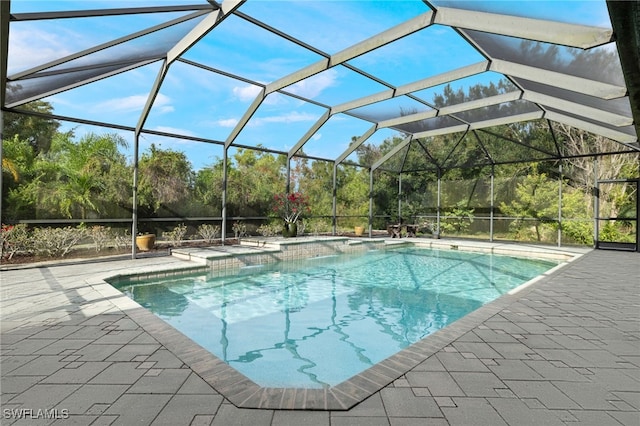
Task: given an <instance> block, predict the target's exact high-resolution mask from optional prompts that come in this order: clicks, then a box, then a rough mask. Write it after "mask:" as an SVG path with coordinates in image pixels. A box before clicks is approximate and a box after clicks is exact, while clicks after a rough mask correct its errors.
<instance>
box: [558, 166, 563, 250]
mask: <svg viewBox="0 0 640 426" xmlns="http://www.w3.org/2000/svg"><path fill="white" fill-rule="evenodd" d="M558 247H562V163H560V176H559V177H558Z"/></svg>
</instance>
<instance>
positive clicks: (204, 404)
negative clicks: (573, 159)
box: [0, 239, 640, 426]
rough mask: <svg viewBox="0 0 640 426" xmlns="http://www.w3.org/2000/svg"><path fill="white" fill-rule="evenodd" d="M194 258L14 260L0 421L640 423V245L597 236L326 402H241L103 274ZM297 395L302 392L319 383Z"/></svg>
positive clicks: (5, 300)
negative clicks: (338, 406) (350, 401)
mask: <svg viewBox="0 0 640 426" xmlns="http://www.w3.org/2000/svg"><path fill="white" fill-rule="evenodd" d="M412 240H413V239H412ZM425 242H426V241H425ZM441 242H442V243H445V244H449V245H452V246H459V244H465V243H464V242H457V241H455V240H441ZM473 244H474V245H478V244H479V245H482V246H487V247H490V248H491V249H494V248H496V247H504V246H506V245H505V244H492V245H490V244H489V243H473ZM516 247H522V246H521V245H520V246H516ZM532 249H533V250H539V248H537V247H532ZM550 250H551V251H554V250H555V249H554V248H550ZM561 250H562V251H564V250H566V249H564V248H563V249H561ZM583 252H585V251H584V250H583ZM193 264H194V262H193V261H185V260H180V259H177V258H173V257H154V258H145V259H138V260H124V259H120V260H110V261H102V262H89V263H84V262H61V263H55V264H41V265H32V266H31V267H20V268H14V269H6V270H2V272H1V276H0V284H1V291H2V297H1V298H0V308H1V316H0V319H1V321H2V322H1V331H2V336H1V337H2V339H1V351H2V352H1V358H0V369H1V370H0V372H1V385H2V386H1V388H2V396H1V402H2V422H1V423H2V424H3V425H4V424H16V425H20V424H29V425H32V424H57V425H66V424H74V425H131V424H142V425H151V424H153V425H225V426H226V425H234V424H247V425H301V424H305V425H307V426H311V425H359V424H362V425H367V426H375V425H424V424H430V425H431V424H432V425H483V424H486V425H492V426H494V425H527V424H531V425H540V424H548V425H578V424H593V425H617V424H623V425H635V426H637V425H639V424H640V255H639V254H638V253H627V252H610V251H589V250H587V251H586V254H584V255H583V256H581V257H579V258H578V259H576V260H574V261H572V262H570V263H569V264H568V265H566V266H565V267H563V268H560V269H559V270H557V271H555V272H553V273H551V274H549V275H547V276H545V277H543V278H542V279H540V280H538V281H536V282H534V283H533V284H532V285H530V286H528V287H527V288H525V289H522V290H521V291H519V292H517V293H515V294H512V295H508V296H505V297H502V298H500V299H498V300H497V301H495V302H492V303H490V304H488V305H485V306H484V307H482V308H480V309H479V310H477V311H475V312H474V313H472V314H471V315H470V316H468V317H465V318H463V319H462V320H460V321H458V322H456V323H454V324H452V325H451V326H449V327H447V328H445V329H443V330H441V331H440V332H438V333H436V334H435V335H432V336H430V337H428V338H427V339H424V340H423V342H425V343H424V345H423V346H422V348H421V350H423V351H424V353H422V354H421V356H422V357H423V358H424V360H423V361H421V362H419V363H418V364H417V365H415V366H414V367H413V368H411V369H409V370H408V371H407V372H405V373H404V374H401V375H399V377H397V378H394V379H393V380H391V381H390V383H389V384H388V385H386V386H385V387H383V388H382V389H381V390H379V391H376V392H374V393H373V394H371V396H369V397H368V398H367V399H365V400H364V401H363V402H361V403H359V404H356V405H355V406H354V407H353V408H351V409H348V410H326V411H325V410H323V408H325V407H322V406H314V405H313V403H310V404H308V406H306V407H305V408H312V409H314V410H298V411H296V410H286V409H283V410H274V409H250V408H237V407H236V405H234V404H233V403H232V402H231V401H230V400H229V399H227V398H225V397H223V396H222V395H221V394H220V393H219V392H218V391H216V390H215V389H214V388H213V387H212V386H211V385H210V384H209V382H210V381H211V379H212V378H213V377H214V376H215V372H216V366H212V365H211V361H210V359H201V358H199V357H201V356H202V354H201V353H200V350H201V348H199V346H197V345H195V344H194V343H192V342H191V341H190V340H189V339H187V338H186V337H184V336H181V335H179V334H176V332H175V330H173V328H171V327H169V326H167V325H164V323H162V322H161V321H160V320H158V321H153V320H149V317H148V316H147V315H144V314H142V315H141V314H140V309H141V308H139V307H137V306H136V304H135V303H133V302H129V301H128V300H129V299H127V298H126V297H124V296H122V295H121V294H120V293H119V292H117V291H115V290H113V289H112V288H111V287H110V286H108V285H106V284H104V283H103V281H102V278H103V277H105V276H107V275H118V274H122V275H127V274H131V273H135V272H148V271H153V270H156V269H158V268H192V267H193ZM145 312H146V311H145ZM208 381H209V382H208ZM228 386H229V387H233V386H234V383H228ZM365 387H366V386H365ZM358 391H359V390H358V389H353V392H358ZM258 396H259V398H261V399H262V400H267V399H269V397H270V395H269V394H267V393H264V392H263V393H262V394H259V395H258ZM280 397H281V398H283V399H281V400H280V402H281V403H282V402H283V400H284V396H283V395H280ZM286 397H287V398H289V399H290V401H291V404H304V403H305V399H306V398H307V395H302V394H298V395H288V396H286ZM311 400H312V401H313V400H314V399H313V398H312V399H311ZM287 403H288V402H286V401H285V403H284V405H283V406H286V404H287ZM19 417H22V418H19Z"/></svg>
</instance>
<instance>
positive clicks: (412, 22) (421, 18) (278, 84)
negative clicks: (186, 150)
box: [225, 11, 433, 147]
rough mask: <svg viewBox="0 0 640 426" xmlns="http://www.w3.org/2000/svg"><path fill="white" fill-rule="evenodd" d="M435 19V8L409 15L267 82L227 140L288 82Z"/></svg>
mask: <svg viewBox="0 0 640 426" xmlns="http://www.w3.org/2000/svg"><path fill="white" fill-rule="evenodd" d="M432 23H433V12H431V11H429V12H425V13H423V14H421V15H418V16H417V17H415V18H413V19H409V20H408V21H405V22H403V23H402V24H399V25H396V26H395V27H393V28H390V29H388V30H386V31H383V32H381V33H379V34H377V35H375V36H373V37H370V38H368V39H367V40H364V41H362V42H360V43H357V44H355V45H353V46H350V47H348V48H346V49H344V50H342V51H340V52H338V53H336V54H334V55H332V56H331V57H329V58H325V59H321V60H319V61H318V62H316V63H314V64H311V65H309V66H307V67H305V68H302V69H300V70H298V71H295V72H293V73H291V74H289V75H287V76H285V77H282V78H280V79H279V80H276V81H273V82H271V83H269V84H267V85H266V87H265V88H264V89H263V90H262V91H261V93H260V95H259V96H257V97H256V98H255V99H254V101H253V102H252V103H251V105H250V106H249V108H248V109H247V111H246V112H245V114H244V115H243V117H242V119H241V120H240V121H239V122H238V124H237V125H236V126H235V127H234V129H233V130H232V131H231V134H230V135H229V136H228V137H227V139H226V141H225V146H227V147H228V146H230V145H232V144H233V142H234V141H235V139H236V138H237V137H238V135H239V134H240V132H241V131H242V129H243V128H244V126H245V125H246V124H247V122H248V121H249V119H250V118H251V117H252V116H253V114H255V112H256V111H257V109H258V108H259V107H260V105H261V104H262V101H263V100H264V99H265V98H266V96H267V95H268V94H270V93H273V92H275V91H278V90H281V89H283V88H285V87H287V86H290V85H292V84H295V83H297V82H298V81H301V80H304V79H305V78H308V77H311V76H312V75H315V74H318V73H320V72H322V71H325V70H328V69H329V68H332V67H334V66H336V65H339V64H341V63H343V62H345V61H348V60H350V59H353V58H355V57H357V56H360V55H363V54H365V53H367V52H370V51H372V50H375V49H377V48H378V47H381V46H384V45H385V44H388V43H391V42H393V41H395V40H398V39H401V38H403V37H405V36H407V35H409V34H412V33H414V32H416V31H419V30H421V29H423V28H426V27H428V26H430V25H431V24H432Z"/></svg>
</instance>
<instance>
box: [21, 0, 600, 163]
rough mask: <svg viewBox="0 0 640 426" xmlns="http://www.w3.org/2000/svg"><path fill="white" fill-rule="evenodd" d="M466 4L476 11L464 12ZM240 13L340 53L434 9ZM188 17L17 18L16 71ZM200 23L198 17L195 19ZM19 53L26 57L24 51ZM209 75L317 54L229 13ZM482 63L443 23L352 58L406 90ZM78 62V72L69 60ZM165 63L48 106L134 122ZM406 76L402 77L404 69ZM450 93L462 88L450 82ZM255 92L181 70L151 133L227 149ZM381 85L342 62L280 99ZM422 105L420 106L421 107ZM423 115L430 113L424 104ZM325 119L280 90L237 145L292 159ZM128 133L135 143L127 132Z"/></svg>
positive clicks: (210, 50) (255, 4)
mask: <svg viewBox="0 0 640 426" xmlns="http://www.w3.org/2000/svg"><path fill="white" fill-rule="evenodd" d="M199 2H203V0H191V1H188V2H185V1H181V0H175V1H169V0H155V1H151V0H129V1H126V2H121V1H118V0H110V1H53V0H46V1H34V0H13V1H12V3H11V5H12V12H14V13H19V12H37V11H54V10H75V9H100V8H116V7H138V6H140V7H141V6H149V5H151V6H154V5H169V4H186V3H188V4H197V3H199ZM522 3H523V2H509V1H498V2H478V1H471V2H455V1H454V2H451V1H436V2H435V4H436V5H443V6H449V7H463V8H464V7H474V8H479V7H482V8H485V10H486V11H491V12H504V13H519V12H521V11H522V10H523V7H522ZM526 4H527V8H526V10H527V13H528V14H531V15H528V16H531V17H538V18H549V19H553V18H554V17H555V18H556V19H559V20H560V19H561V20H565V21H566V20H568V21H569V22H572V23H581V24H589V25H597V26H609V23H608V18H607V12H606V5H605V3H604V1H586V2H584V1H583V2H577V1H569V2H558V1H545V2H543V1H529V2H526ZM469 5H470V6H469ZM240 11H241V12H243V13H245V14H246V15H249V16H251V17H253V18H255V19H258V20H260V21H262V22H264V23H266V24H268V25H270V26H272V27H274V28H276V29H278V30H280V31H283V32H286V33H288V34H290V35H291V36H293V37H295V38H297V39H299V40H300V41H302V42H304V43H308V44H309V45H312V46H314V47H316V48H318V49H320V50H322V51H324V52H326V53H329V54H333V53H336V52H339V51H340V50H342V49H344V48H346V47H348V46H351V45H353V44H355V43H357V42H359V41H362V40H364V39H366V38H368V37H371V36H373V35H375V34H377V33H379V32H382V31H384V30H386V29H388V28H391V27H393V26H395V25H397V24H399V23H401V22H403V21H405V20H407V19H410V18H412V17H414V16H417V15H419V14H421V13H424V12H427V11H428V8H427V7H426V6H425V5H424V4H423V3H422V2H421V1H418V0H414V1H387V2H384V1H374V2H363V1H355V0H353V1H297V2H284V1H260V0H258V1H253V0H249V1H248V2H247V3H245V4H243V5H242V6H241V8H240ZM182 15H184V14H183V13H171V14H146V15H141V16H111V17H99V18H82V19H79V18H78V19H64V20H50V21H45V22H37V21H30V22H21V23H19V24H18V25H13V24H12V27H11V33H10V38H9V43H10V58H9V74H11V73H12V72H17V71H22V70H26V69H29V68H30V67H33V66H36V65H39V64H41V63H45V62H47V61H50V60H54V59H57V58H60V57H64V56H65V55H69V54H73V53H76V52H78V51H81V50H83V49H86V48H89V47H91V46H94V45H96V44H99V43H104V42H108V41H110V40H113V39H115V38H118V37H122V36H125V35H127V34H130V33H132V32H135V31H138V30H142V29H145V28H148V27H150V26H153V25H156V24H159V23H161V22H165V21H167V20H169V19H172V18H175V17H178V16H182ZM193 22H195V21H193ZM182 26H183V27H184V28H182V29H181V28H180V25H178V26H176V27H172V28H171V29H168V30H165V31H162V32H159V33H156V34H155V35H153V36H147V37H143V38H141V39H139V40H138V41H135V42H132V43H130V45H131V46H130V49H129V50H128V51H129V52H134V51H135V50H136V49H140V48H141V47H149V46H154V47H161V46H162V45H163V43H165V42H167V41H171V40H172V39H175V38H176V36H177V35H179V34H180V33H181V31H182V32H184V31H186V30H188V28H190V27H191V26H192V23H191V22H189V23H185V24H182ZM17 52H19V53H17ZM121 52H122V50H121V49H115V48H114V49H107V50H105V51H103V52H102V53H98V54H94V56H93V59H95V58H96V57H98V56H102V57H103V58H108V59H110V60H111V59H114V58H117V55H118V54H120V53H121ZM183 57H184V58H185V59H188V60H192V61H195V62H200V63H202V64H204V65H206V66H208V67H213V68H216V69H220V70H222V71H224V72H228V73H233V74H238V75H241V76H243V77H245V78H246V79H248V80H250V81H254V82H256V83H259V84H268V83H270V82H273V81H276V80H278V79H280V78H282V77H285V76H287V75H289V74H291V73H292V72H294V71H296V70H298V69H300V68H303V67H305V66H307V65H310V64H313V63H315V62H317V61H318V60H319V59H321V56H320V55H317V54H316V53H313V52H311V51H309V50H306V49H304V48H302V47H300V46H298V45H296V44H294V43H291V42H289V41H288V40H285V39H283V38H281V37H278V36H276V35H273V34H271V33H269V32H268V31H265V30H263V29H261V28H258V27H256V26H254V25H251V24H249V23H248V22H247V21H244V20H243V19H240V18H238V17H235V16H232V17H230V18H228V19H227V20H225V21H224V22H223V23H222V24H220V26H219V27H218V28H216V29H215V30H214V31H213V32H212V33H210V34H209V35H208V36H206V37H205V38H203V39H202V40H201V41H200V42H199V43H198V44H197V45H196V46H194V47H193V48H192V49H190V50H189V51H188V52H187V53H186V54H185V55H184V56H183ZM482 59H483V58H482V56H481V55H480V54H479V53H477V52H476V51H475V50H474V49H473V48H471V47H469V46H468V45H467V44H466V42H464V40H463V39H462V38H461V37H460V36H459V35H457V34H456V33H455V31H453V30H452V29H450V28H448V27H443V26H438V25H434V26H431V27H428V28H426V29H424V30H422V31H419V32H417V33H414V34H412V35H410V36H407V37H406V38H404V39H402V40H400V41H399V42H398V43H394V45H393V46H384V47H381V48H379V49H377V50H375V51H373V52H370V53H368V54H365V55H362V56H360V57H358V58H355V59H353V60H351V61H349V64H350V65H353V66H355V67H357V68H359V69H361V70H363V71H365V72H368V73H371V74H375V75H377V76H378V77H380V78H381V79H383V80H385V81H386V82H388V83H390V84H392V85H403V84H406V83H410V82H413V81H417V80H420V79H422V78H424V77H426V76H429V75H433V74H439V73H443V72H447V71H450V70H452V69H455V68H458V67H461V66H465V65H469V64H473V63H476V62H479V61H481V60H482ZM73 65H77V63H74V64H73ZM159 66H160V65H159V63H153V64H150V65H147V66H144V67H140V68H137V69H135V70H132V71H128V72H125V73H122V74H119V75H116V76H113V77H110V78H107V79H103V80H100V81H98V82H95V83H92V84H90V85H85V86H82V87H79V88H75V89H72V90H69V91H66V92H62V93H58V94H55V95H53V96H50V97H48V98H45V100H46V101H49V102H50V103H51V104H52V105H53V106H54V110H55V112H56V113H57V114H60V115H64V116H73V117H79V118H82V119H87V120H97V121H105V122H113V123H117V124H122V125H127V126H135V125H136V123H137V122H138V119H139V117H140V112H141V110H142V108H143V106H144V104H145V102H146V99H147V95H148V93H149V90H150V89H151V86H152V84H153V81H154V79H155V78H156V76H157V74H158V70H159ZM399 70H401V71H399ZM499 78H500V75H498V74H494V73H484V74H481V75H478V76H475V77H473V78H469V79H465V80H464V81H460V82H459V85H460V86H461V87H466V86H468V85H470V84H475V83H478V82H483V83H486V82H488V81H497V79H499ZM454 86H455V85H454ZM259 89H260V88H259V86H257V85H252V84H250V83H248V82H247V81H242V80H238V79H234V78H230V77H228V76H225V75H222V74H217V73H212V72H209V71H206V70H202V69H200V68H197V67H194V66H191V65H188V64H184V63H175V64H173V65H172V66H171V69H170V72H169V74H168V76H167V78H166V79H165V81H164V82H163V85H162V88H161V90H160V92H159V95H158V97H157V98H156V101H155V103H154V106H153V109H152V111H151V114H150V115H149V117H148V120H147V121H146V124H145V127H146V128H148V129H152V130H159V131H166V132H172V133H177V134H181V135H186V136H195V137H203V138H208V139H214V140H221V141H224V140H225V139H226V138H227V137H228V135H229V134H230V132H231V131H232V130H233V128H234V126H235V125H236V123H237V122H238V120H239V119H240V118H241V117H242V115H243V113H244V111H245V110H246V109H247V107H248V106H249V105H250V104H251V102H252V101H253V99H254V98H255V96H256V95H257V93H258V91H259ZM385 89H387V87H385V86H384V85H381V84H379V83H376V82H374V81H371V80H369V79H366V78H363V77H362V76H360V75H359V74H357V73H355V72H353V71H351V70H349V69H348V68H347V67H345V66H342V65H340V66H336V67H334V68H331V69H329V70H326V71H324V72H322V73H320V74H317V75H316V76H314V77H312V78H309V79H307V80H304V81H302V82H299V83H296V84H294V85H292V86H289V87H287V88H286V89H285V91H287V92H289V93H292V94H296V95H299V96H304V97H307V98H310V99H313V100H314V101H317V102H320V103H323V104H327V105H330V106H334V105H338V104H340V103H343V102H345V101H347V100H350V99H354V98H360V97H363V96H366V95H370V94H374V93H378V92H381V91H383V90H385ZM439 89H441V88H435V89H427V90H423V91H421V92H417V93H416V95H417V96H419V97H421V98H422V99H424V100H425V101H427V102H429V101H431V100H432V99H433V95H434V94H435V93H436V92H437V91H438V90H439ZM388 105H389V106H388V107H387V108H391V109H390V111H395V110H399V109H400V108H404V109H405V110H410V109H414V108H416V102H415V101H412V100H410V99H399V100H393V101H389V102H388ZM418 106H419V104H418ZM425 108H426V107H425ZM324 112H325V109H324V108H322V107H319V106H317V105H313V104H310V103H306V102H302V101H301V100H299V99H297V98H295V97H292V96H287V95H286V94H281V93H273V94H271V95H269V96H268V97H267V99H266V100H265V101H264V102H263V103H262V105H261V106H260V108H259V109H258V111H257V112H256V114H255V115H254V116H253V117H252V119H251V120H250V121H249V123H248V124H247V126H246V127H245V129H244V130H243V131H242V132H241V133H240V134H239V136H238V138H237V139H236V143H238V144H244V145H250V146H256V145H258V144H260V145H263V146H266V147H269V148H273V149H277V150H283V151H286V150H288V149H289V148H291V147H292V146H294V145H295V144H296V143H297V142H298V140H299V139H300V138H301V137H302V136H303V135H304V134H305V132H306V131H307V130H308V129H309V127H311V126H312V125H313V124H314V123H315V122H316V120H317V119H318V118H319V117H320V116H321V115H322V114H323V113H324ZM366 112H367V113H373V114H388V113H389V111H380V110H378V111H376V110H375V108H369V109H366ZM371 126H372V124H371V123H370V122H367V121H365V120H360V119H356V118H353V117H349V116H347V115H344V114H337V115H334V116H333V117H332V118H331V119H330V120H329V122H328V123H327V124H326V125H324V126H323V127H322V128H321V129H320V130H319V131H318V133H317V134H316V135H314V137H313V138H312V139H311V140H310V141H309V142H308V143H307V145H306V146H305V148H304V150H305V152H306V153H307V154H310V155H314V156H320V157H326V158H335V157H336V156H338V155H339V154H340V153H342V152H343V151H344V149H346V148H347V146H348V144H349V142H350V141H351V137H352V136H359V135H361V134H363V133H364V132H366V131H367V130H368V129H369V128H370V127H371ZM68 128H76V134H77V135H82V134H83V133H86V132H89V131H94V132H98V133H103V132H113V130H109V129H105V128H92V127H90V126H86V125H77V124H73V123H63V129H68ZM118 133H121V134H122V135H123V136H124V137H125V139H127V140H129V141H132V134H130V133H128V132H118ZM395 134H396V133H395V132H393V131H390V130H385V129H382V130H379V131H378V132H376V133H375V135H374V136H373V137H372V138H371V139H370V140H369V141H368V142H369V143H374V144H379V143H380V142H381V141H382V140H384V139H385V138H388V137H390V136H393V135H395ZM151 143H156V144H157V145H160V146H162V147H165V148H173V149H176V150H181V151H184V152H185V153H187V155H188V157H189V159H190V161H191V162H192V164H193V165H194V167H195V168H201V167H203V166H205V165H207V164H210V163H211V162H212V161H213V160H214V158H215V157H221V156H222V149H221V148H219V147H217V146H215V145H209V144H202V143H197V142H191V141H186V140H181V139H169V138H160V137H156V136H152V135H145V136H144V137H143V138H142V140H141V148H142V149H144V148H145V147H148V145H149V144H151Z"/></svg>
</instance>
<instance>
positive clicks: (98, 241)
mask: <svg viewBox="0 0 640 426" xmlns="http://www.w3.org/2000/svg"><path fill="white" fill-rule="evenodd" d="M88 234H89V237H91V239H92V240H93V244H95V247H96V252H98V253H99V252H100V251H102V249H103V248H104V247H105V246H106V245H107V243H108V242H109V241H111V240H113V232H111V228H110V227H108V226H99V225H96V226H92V227H91V229H89V231H88Z"/></svg>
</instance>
